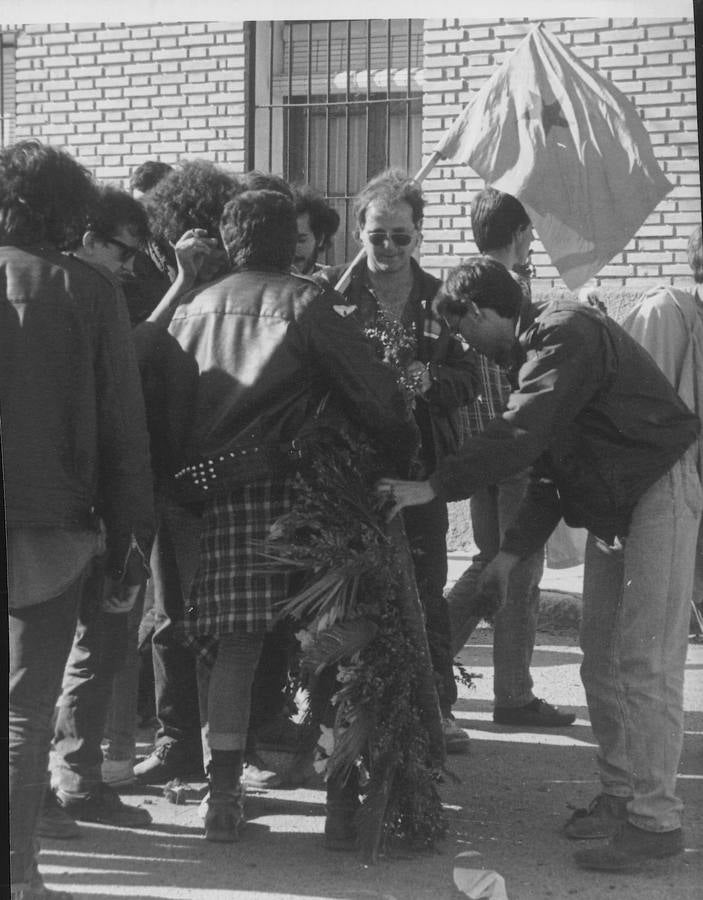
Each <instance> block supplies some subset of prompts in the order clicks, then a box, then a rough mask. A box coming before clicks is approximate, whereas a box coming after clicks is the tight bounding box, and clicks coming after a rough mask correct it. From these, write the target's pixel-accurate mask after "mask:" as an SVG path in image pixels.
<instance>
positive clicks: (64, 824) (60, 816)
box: [35, 788, 82, 841]
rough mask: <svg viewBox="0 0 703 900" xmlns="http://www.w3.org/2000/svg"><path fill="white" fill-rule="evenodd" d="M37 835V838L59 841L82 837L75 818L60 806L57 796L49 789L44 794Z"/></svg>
mask: <svg viewBox="0 0 703 900" xmlns="http://www.w3.org/2000/svg"><path fill="white" fill-rule="evenodd" d="M35 834H36V835H37V837H43V838H54V839H56V840H59V841H68V840H73V839H74V838H79V837H81V836H82V835H81V830H80V828H79V827H78V825H77V823H76V820H75V819H74V818H73V816H71V815H69V813H67V812H66V810H65V809H64V808H63V807H62V806H61V805H60V804H59V801H58V800H57V799H56V794H55V793H54V792H53V791H52V790H51V789H50V788H49V789H48V790H47V791H46V792H45V793H44V800H43V802H42V807H41V810H40V811H39V819H38V821H37V827H36V831H35Z"/></svg>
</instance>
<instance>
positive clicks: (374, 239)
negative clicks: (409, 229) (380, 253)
mask: <svg viewBox="0 0 703 900" xmlns="http://www.w3.org/2000/svg"><path fill="white" fill-rule="evenodd" d="M366 237H367V238H368V239H369V243H370V244H373V246H374V247H382V246H383V245H384V244H385V243H386V241H388V240H391V241H393V243H394V244H395V245H396V247H407V246H408V244H409V243H410V241H412V239H413V236H412V235H411V234H406V233H405V232H404V231H391V233H390V234H388V232H387V231H367V232H366Z"/></svg>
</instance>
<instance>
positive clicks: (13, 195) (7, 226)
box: [0, 140, 96, 249]
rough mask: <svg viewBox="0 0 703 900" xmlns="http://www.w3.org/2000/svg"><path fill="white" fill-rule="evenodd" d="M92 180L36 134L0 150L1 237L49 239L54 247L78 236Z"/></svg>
mask: <svg viewBox="0 0 703 900" xmlns="http://www.w3.org/2000/svg"><path fill="white" fill-rule="evenodd" d="M95 190H96V186H95V182H94V180H93V178H92V176H91V175H90V173H89V172H88V170H87V169H86V168H84V166H82V165H81V164H80V163H79V162H77V161H76V160H75V159H74V158H73V157H72V156H71V155H70V154H69V153H67V152H66V151H65V150H59V149H58V148H56V147H50V146H48V145H47V144H42V143H41V142H40V141H37V140H28V141H18V142H17V143H16V144H13V145H12V146H10V147H5V148H4V149H2V150H0V242H2V243H3V244H14V245H15V246H20V247H21V246H27V245H29V244H37V243H41V242H42V241H48V242H49V243H51V244H53V245H54V246H56V247H58V248H59V249H64V248H65V247H67V246H69V245H70V244H72V243H73V242H74V241H75V240H76V238H80V237H82V236H83V232H84V231H85V225H86V220H87V214H88V207H89V205H90V203H91V201H92V199H93V197H94V195H95Z"/></svg>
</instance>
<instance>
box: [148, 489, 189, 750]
mask: <svg viewBox="0 0 703 900" xmlns="http://www.w3.org/2000/svg"><path fill="white" fill-rule="evenodd" d="M199 537H200V519H199V518H198V517H197V516H195V515H193V514H192V513H190V512H189V511H187V510H185V509H182V508H181V507H179V506H177V505H176V504H173V503H169V502H167V501H164V502H162V503H161V505H160V511H159V526H158V530H157V533H156V540H155V541H154V547H153V550H152V553H151V571H152V578H153V588H154V634H153V636H152V659H153V665H154V689H155V693H156V717H157V719H158V720H159V728H158V730H157V732H156V743H157V744H163V743H171V742H174V741H177V742H179V743H182V744H183V745H184V746H187V747H188V748H194V749H196V750H197V749H198V748H199V746H200V711H199V707H198V687H197V681H196V673H195V655H194V654H193V651H192V650H190V649H189V648H187V647H185V646H184V645H183V644H182V643H181V642H180V641H179V640H178V637H177V635H176V633H175V632H176V626H177V625H178V623H179V622H182V621H183V615H184V610H185V603H186V601H187V600H188V596H189V593H190V584H191V582H192V580H193V577H194V575H195V572H196V570H197V567H198V560H199V552H200V551H199Z"/></svg>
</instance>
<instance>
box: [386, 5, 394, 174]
mask: <svg viewBox="0 0 703 900" xmlns="http://www.w3.org/2000/svg"><path fill="white" fill-rule="evenodd" d="M391 26H392V20H391V19H386V37H387V41H386V73H387V79H386V85H387V86H386V167H388V166H390V164H391V66H392V64H393V40H392V36H391Z"/></svg>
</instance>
